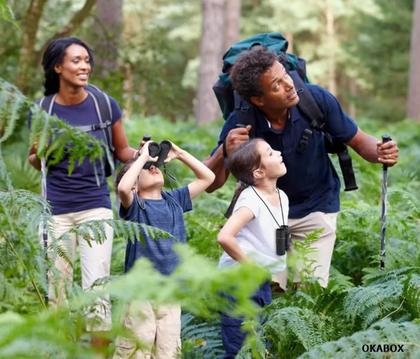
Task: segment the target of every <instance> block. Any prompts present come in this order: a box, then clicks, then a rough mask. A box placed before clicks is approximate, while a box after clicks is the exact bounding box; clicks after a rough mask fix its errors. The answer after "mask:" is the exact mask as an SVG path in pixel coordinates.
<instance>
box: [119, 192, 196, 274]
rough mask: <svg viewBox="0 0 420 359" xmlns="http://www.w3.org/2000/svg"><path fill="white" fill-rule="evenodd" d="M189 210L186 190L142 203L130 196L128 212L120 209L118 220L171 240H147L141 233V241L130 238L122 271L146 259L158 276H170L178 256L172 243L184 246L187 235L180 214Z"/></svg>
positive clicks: (142, 232) (136, 196) (147, 237)
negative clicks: (164, 234) (161, 232)
mask: <svg viewBox="0 0 420 359" xmlns="http://www.w3.org/2000/svg"><path fill="white" fill-rule="evenodd" d="M191 209H192V203H191V197H190V192H189V190H188V187H187V186H186V187H182V188H178V189H176V190H173V191H169V192H162V199H157V200H156V199H144V198H141V197H139V196H138V195H137V193H136V194H135V195H134V199H133V202H132V204H131V206H130V207H129V208H124V207H123V206H120V217H121V218H123V219H126V220H128V221H132V222H138V223H144V224H147V225H150V226H153V227H157V228H159V229H162V230H164V231H165V232H168V233H170V234H171V235H172V236H173V238H155V239H153V238H150V237H149V236H148V235H147V234H146V233H145V231H144V230H141V234H142V235H143V240H141V239H138V238H130V239H129V241H128V242H127V248H126V254H125V271H126V272H127V271H128V270H129V269H130V268H131V267H133V265H134V262H135V261H136V259H138V258H142V257H146V258H148V259H149V260H150V261H151V262H152V263H153V265H154V266H155V268H156V269H157V270H158V271H159V272H161V273H162V274H165V275H169V274H171V273H172V272H173V271H174V270H175V268H176V266H177V264H178V255H177V254H176V253H175V251H174V250H173V245H174V243H177V242H181V243H182V242H186V239H187V235H186V230H185V224H184V217H183V213H184V212H187V211H190V210H191Z"/></svg>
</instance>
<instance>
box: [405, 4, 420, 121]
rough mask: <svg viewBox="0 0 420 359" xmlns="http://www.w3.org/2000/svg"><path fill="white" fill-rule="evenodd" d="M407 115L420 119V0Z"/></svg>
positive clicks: (413, 35) (415, 14)
mask: <svg viewBox="0 0 420 359" xmlns="http://www.w3.org/2000/svg"><path fill="white" fill-rule="evenodd" d="M408 83H409V85H408V100H407V116H408V117H409V118H412V119H415V120H417V121H420V0H415V3H414V11H413V25H412V30H411V49H410V73H409V79H408Z"/></svg>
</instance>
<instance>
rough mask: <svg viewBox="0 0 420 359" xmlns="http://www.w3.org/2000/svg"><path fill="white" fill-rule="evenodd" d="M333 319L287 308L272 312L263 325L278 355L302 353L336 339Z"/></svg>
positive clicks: (298, 309) (303, 309) (302, 309)
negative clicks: (293, 352)
mask: <svg viewBox="0 0 420 359" xmlns="http://www.w3.org/2000/svg"><path fill="white" fill-rule="evenodd" d="M332 324H333V321H332V319H331V318H329V317H327V316H324V315H318V314H317V313H315V312H314V311H312V310H309V309H305V308H297V307H286V308H282V309H278V310H276V311H274V312H272V313H271V314H270V315H269V317H268V319H267V321H266V322H265V323H264V324H263V328H264V333H265V336H266V337H268V338H270V342H271V345H272V346H273V347H275V348H276V350H275V352H277V353H286V352H288V351H289V350H292V351H297V352H299V351H300V352H302V351H303V349H299V348H304V349H306V350H309V349H310V348H312V347H313V346H314V345H317V344H320V343H323V342H325V341H327V340H331V338H335V337H336V336H337V333H334V326H333V325H332Z"/></svg>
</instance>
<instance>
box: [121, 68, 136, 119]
mask: <svg viewBox="0 0 420 359" xmlns="http://www.w3.org/2000/svg"><path fill="white" fill-rule="evenodd" d="M123 70H124V81H123V100H124V119H126V120H130V118H131V115H132V114H133V98H134V95H135V94H134V76H133V66H132V65H131V64H130V63H126V64H125V65H124V67H123Z"/></svg>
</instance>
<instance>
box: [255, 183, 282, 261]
mask: <svg viewBox="0 0 420 359" xmlns="http://www.w3.org/2000/svg"><path fill="white" fill-rule="evenodd" d="M251 188H252V189H253V190H254V192H255V194H256V195H257V196H258V198H259V199H260V200H261V201H262V203H264V205H265V206H266V207H267V209H268V212H270V214H271V217H273V219H274V221H275V222H276V224H277V226H278V228H276V254H277V255H278V256H284V255H285V253H286V251H288V250H289V248H290V234H289V226H288V225H286V224H285V222H284V215H283V206H282V203H281V197H280V192H279V190H278V189H277V194H278V195H279V201H280V210H281V219H282V220H283V224H282V225H280V224H279V223H278V222H277V220H276V217H274V215H273V213H271V211H270V208H269V207H268V206H267V203H265V202H264V200H263V199H262V198H261V197H260V195H259V194H258V192H257V191H256V190H255V188H254V187H253V186H251Z"/></svg>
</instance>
